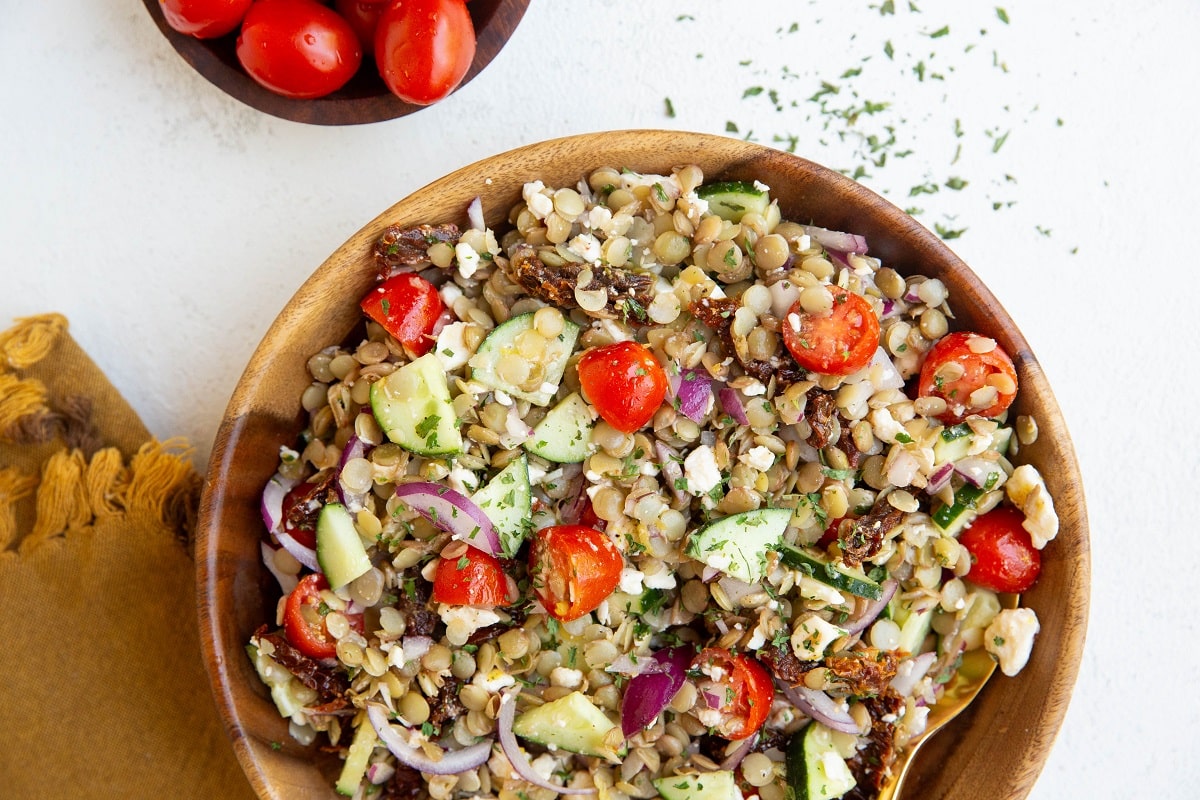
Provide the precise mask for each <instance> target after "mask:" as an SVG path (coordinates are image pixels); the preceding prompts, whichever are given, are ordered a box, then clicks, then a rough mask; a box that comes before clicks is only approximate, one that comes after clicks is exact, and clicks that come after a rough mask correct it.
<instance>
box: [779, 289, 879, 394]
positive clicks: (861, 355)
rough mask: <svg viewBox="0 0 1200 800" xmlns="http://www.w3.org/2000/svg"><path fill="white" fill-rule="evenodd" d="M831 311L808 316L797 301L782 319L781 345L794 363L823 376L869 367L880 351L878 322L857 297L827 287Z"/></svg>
mask: <svg viewBox="0 0 1200 800" xmlns="http://www.w3.org/2000/svg"><path fill="white" fill-rule="evenodd" d="M826 288H828V289H829V291H830V293H831V294H832V295H833V307H832V308H830V309H829V310H828V311H820V312H809V311H805V310H804V309H803V308H802V307H801V306H800V301H799V300H797V301H796V302H795V304H793V305H792V307H791V309H790V310H789V311H788V313H787V316H786V317H784V320H783V325H782V326H781V327H782V328H783V343H784V344H785V345H787V349H788V351H789V352H790V353H791V354H792V358H794V359H796V363H797V364H799V365H800V366H802V367H804V368H805V369H806V370H809V371H810V372H817V373H820V374H822V375H849V374H850V373H852V372H858V371H859V370H860V369H862V368H863V367H865V366H866V365H867V364H869V363H871V357H872V356H874V355H875V351H876V350H877V349H878V348H879V318H878V317H876V316H875V311H874V310H873V309H872V308H871V304H870V303H868V302H867V300H866V299H865V298H864V297H863V296H862V295H859V294H855V293H854V292H851V291H849V290H848V289H843V288H841V287H840V286H828V287H826Z"/></svg>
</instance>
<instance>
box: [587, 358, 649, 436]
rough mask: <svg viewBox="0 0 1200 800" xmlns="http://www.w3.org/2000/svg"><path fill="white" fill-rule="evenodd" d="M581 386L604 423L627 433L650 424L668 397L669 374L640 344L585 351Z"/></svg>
mask: <svg viewBox="0 0 1200 800" xmlns="http://www.w3.org/2000/svg"><path fill="white" fill-rule="evenodd" d="M579 384H580V386H581V387H582V388H583V394H584V396H585V397H586V398H587V401H588V402H589V403H591V404H592V405H593V406H595V407H596V411H598V412H599V413H600V416H601V417H603V418H604V421H605V422H607V423H608V424H609V425H612V426H613V427H614V428H616V429H617V430H619V431H624V432H625V433H633V432H634V431H636V430H637V429H638V428H640V427H642V426H643V425H645V424H646V423H647V422H649V421H650V419H651V418H652V417H653V416H654V412H656V411H658V407H659V406H661V405H662V402H663V398H664V397H666V396H667V373H666V372H664V371H663V368H662V366H661V365H660V364H659V363H658V359H656V358H655V357H654V354H653V353H651V352H650V351H649V350H647V349H646V347H645V346H644V345H641V344H638V343H637V342H616V343H614V344H606V345H603V346H601V347H593V348H592V349H590V350H588V351H586V352H585V353H584V354H583V355H582V356H580V358H579Z"/></svg>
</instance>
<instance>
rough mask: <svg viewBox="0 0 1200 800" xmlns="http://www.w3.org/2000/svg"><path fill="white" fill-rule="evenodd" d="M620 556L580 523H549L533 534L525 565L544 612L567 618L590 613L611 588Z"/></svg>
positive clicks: (618, 576)
mask: <svg viewBox="0 0 1200 800" xmlns="http://www.w3.org/2000/svg"><path fill="white" fill-rule="evenodd" d="M624 566H625V559H624V558H622V557H621V551H619V550H617V546H616V545H615V544H613V543H612V541H611V540H610V539H609V538H608V537H607V536H605V535H604V534H603V533H601V532H600V531H598V530H596V529H595V528H588V527H586V526H584V525H552V526H550V527H548V528H542V529H541V530H540V531H538V532H537V533H535V534H534V536H533V544H532V545H531V546H530V548H529V571H530V574H531V576H532V578H533V587H534V591H535V592H536V593H537V596H538V599H539V600H541V601H542V605H543V606H545V607H546V613H548V614H549V615H550V616H552V617H554V618H555V619H557V620H561V621H563V622H570V621H571V620H573V619H578V618H579V617H582V616H583V615H584V614H589V613H591V612H592V611H593V610H594V609H595V608H596V606H598V605H600V603H601V602H603V601H604V598H606V597H608V596H609V595H610V594H612V593H613V589H616V588H617V584H618V583H619V582H620V580H621V568H622V567H624Z"/></svg>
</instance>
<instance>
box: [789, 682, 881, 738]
mask: <svg viewBox="0 0 1200 800" xmlns="http://www.w3.org/2000/svg"><path fill="white" fill-rule="evenodd" d="M779 691H781V692H783V694H784V696H785V697H787V699H788V700H790V701H791V702H792V705H794V706H796V708H798V709H800V711H802V712H804V713H805V714H807V715H808V716H810V717H812V718H813V719H815V720H816V721H817V722H819V723H821V724H822V725H824V726H825V727H826V728H829V729H830V730H834V731H841V732H842V733H855V734H857V733H861V731H860V730H859V728H858V723H857V722H855V721H854V717H852V716H850V712H849V711H846V710H845V709H843V708H842V707H841V704H840V703H838V702H837V701H836V700H834V699H833V698H832V697H830V696H829V695H827V694H825V693H824V692H821V691H817V690H816V689H810V688H808V687H807V686H804V685H803V684H801V685H800V686H788V685H786V684H783V683H780V684H779Z"/></svg>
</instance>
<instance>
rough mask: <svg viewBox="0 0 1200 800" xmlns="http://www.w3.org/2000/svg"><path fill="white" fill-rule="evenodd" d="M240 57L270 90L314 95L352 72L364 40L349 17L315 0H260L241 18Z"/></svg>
mask: <svg viewBox="0 0 1200 800" xmlns="http://www.w3.org/2000/svg"><path fill="white" fill-rule="evenodd" d="M237 57H238V61H240V62H241V64H242V67H243V68H245V70H246V72H247V73H249V75H250V77H251V78H253V79H254V80H255V81H257V82H258V83H259V84H260V85H262V86H264V87H265V88H267V89H270V90H271V91H272V92H275V93H276V94H281V95H283V96H284V97H295V98H301V99H311V98H314V97H323V96H324V95H327V94H329V93H330V92H334V91H337V90H338V89H340V88H342V86H344V85H345V83H346V81H348V80H350V78H352V77H354V73H355V72H357V71H358V67H359V65H360V64H361V63H362V46H361V45H359V43H358V38H357V37H356V36H355V35H354V29H353V28H351V27H350V23H349V22H347V21H346V20H344V19H343V18H342V17H340V16H338V13H337V12H336V11H334V10H333V9H332V8H327V7H326V6H323V5H321V4H320V3H318V2H317V0H257V1H256V2H255V3H254V5H252V6H250V10H249V11H247V12H246V18H245V19H244V20H243V21H242V32H241V34H239V35H238V40H237Z"/></svg>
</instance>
